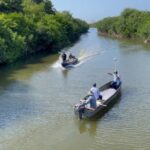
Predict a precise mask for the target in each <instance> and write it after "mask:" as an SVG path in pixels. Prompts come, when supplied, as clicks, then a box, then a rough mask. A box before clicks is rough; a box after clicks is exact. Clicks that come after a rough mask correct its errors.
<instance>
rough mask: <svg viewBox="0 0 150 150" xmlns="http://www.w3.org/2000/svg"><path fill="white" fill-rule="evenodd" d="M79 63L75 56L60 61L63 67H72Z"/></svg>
mask: <svg viewBox="0 0 150 150" xmlns="http://www.w3.org/2000/svg"><path fill="white" fill-rule="evenodd" d="M78 63H79V60H78V59H77V58H76V57H73V58H71V59H70V58H69V59H67V60H65V61H63V62H62V63H61V65H62V67H64V68H72V67H74V66H75V65H77V64H78Z"/></svg>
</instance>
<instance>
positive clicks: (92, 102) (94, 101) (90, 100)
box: [85, 91, 96, 109]
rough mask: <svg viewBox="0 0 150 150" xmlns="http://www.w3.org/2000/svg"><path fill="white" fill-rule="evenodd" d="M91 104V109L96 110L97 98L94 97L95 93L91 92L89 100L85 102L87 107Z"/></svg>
mask: <svg viewBox="0 0 150 150" xmlns="http://www.w3.org/2000/svg"><path fill="white" fill-rule="evenodd" d="M87 104H90V108H93V109H95V108H96V98H95V96H94V93H93V92H92V91H90V92H89V93H88V98H87V99H86V101H85V105H87Z"/></svg>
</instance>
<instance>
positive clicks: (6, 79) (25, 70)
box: [0, 54, 58, 89]
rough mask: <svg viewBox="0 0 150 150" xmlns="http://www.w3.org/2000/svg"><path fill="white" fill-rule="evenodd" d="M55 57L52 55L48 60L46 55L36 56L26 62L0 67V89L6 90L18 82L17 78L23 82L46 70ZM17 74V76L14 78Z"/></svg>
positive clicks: (24, 60)
mask: <svg viewBox="0 0 150 150" xmlns="http://www.w3.org/2000/svg"><path fill="white" fill-rule="evenodd" d="M57 57H58V56H57V55H52V56H51V58H50V59H49V57H48V54H42V55H41V54H38V55H37V56H34V57H31V56H30V57H28V60H27V59H23V60H20V61H17V62H16V63H13V64H10V65H5V66H1V67H0V68H1V69H0V88H3V89H4V88H7V86H9V85H10V84H12V83H13V82H15V81H16V80H18V78H21V77H22V78H23V80H24V79H28V78H30V77H31V76H32V75H33V74H34V73H37V72H39V71H40V72H41V71H44V70H47V69H48V68H49V65H50V64H52V63H53V62H55V61H56V59H57ZM45 58H46V59H45ZM43 64H45V65H46V67H45V66H44V67H43ZM19 72H20V73H21V74H19ZM17 73H18V74H19V75H18V76H15V75H16V74H17ZM24 77H25V78H24Z"/></svg>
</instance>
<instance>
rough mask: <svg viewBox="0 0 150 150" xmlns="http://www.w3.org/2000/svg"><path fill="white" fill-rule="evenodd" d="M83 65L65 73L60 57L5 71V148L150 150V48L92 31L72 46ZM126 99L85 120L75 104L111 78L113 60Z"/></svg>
mask: <svg viewBox="0 0 150 150" xmlns="http://www.w3.org/2000/svg"><path fill="white" fill-rule="evenodd" d="M68 49H69V50H70V51H72V52H73V53H74V54H76V55H77V56H79V57H80V58H81V60H82V61H81V62H82V63H81V64H80V65H79V66H77V67H76V68H74V69H71V70H68V71H66V70H62V69H61V68H60V67H59V65H58V55H53V56H43V57H37V58H34V59H33V58H32V59H30V60H29V61H26V62H23V63H22V64H14V65H13V66H11V67H6V68H1V70H0V150H149V149H150V48H149V47H146V46H144V45H141V44H138V42H134V43H132V42H129V41H119V40H113V39H110V38H106V37H101V36H98V35H97V32H96V30H95V29H90V30H89V33H88V34H85V35H83V36H82V37H81V38H80V40H79V41H78V42H77V43H76V44H74V45H73V46H72V47H70V48H68ZM114 57H116V58H118V63H117V68H118V70H119V71H120V75H121V78H122V80H123V87H122V96H121V98H120V100H119V102H118V103H117V104H116V105H114V107H112V108H111V109H110V110H109V111H108V112H107V113H106V114H105V115H104V116H103V117H101V118H98V119H97V120H91V121H90V120H87V121H79V120H77V119H76V118H75V117H74V113H73V106H74V104H75V103H77V102H78V100H79V99H80V98H82V97H83V96H84V95H85V94H86V92H87V91H88V90H89V88H90V87H91V85H92V84H93V83H94V82H96V83H97V84H98V85H102V84H104V83H105V82H107V81H109V80H110V79H111V77H110V76H108V75H107V72H110V71H113V70H114V62H113V58H114Z"/></svg>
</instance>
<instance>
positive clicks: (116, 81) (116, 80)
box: [108, 71, 121, 89]
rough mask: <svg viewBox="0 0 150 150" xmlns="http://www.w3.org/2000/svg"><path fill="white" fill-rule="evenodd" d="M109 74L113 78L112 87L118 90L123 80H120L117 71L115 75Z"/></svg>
mask: <svg viewBox="0 0 150 150" xmlns="http://www.w3.org/2000/svg"><path fill="white" fill-rule="evenodd" d="M108 74H109V75H112V76H113V82H112V84H111V87H112V88H114V89H117V88H118V87H119V86H120V84H121V80H120V76H119V73H118V71H115V72H114V73H108Z"/></svg>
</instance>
